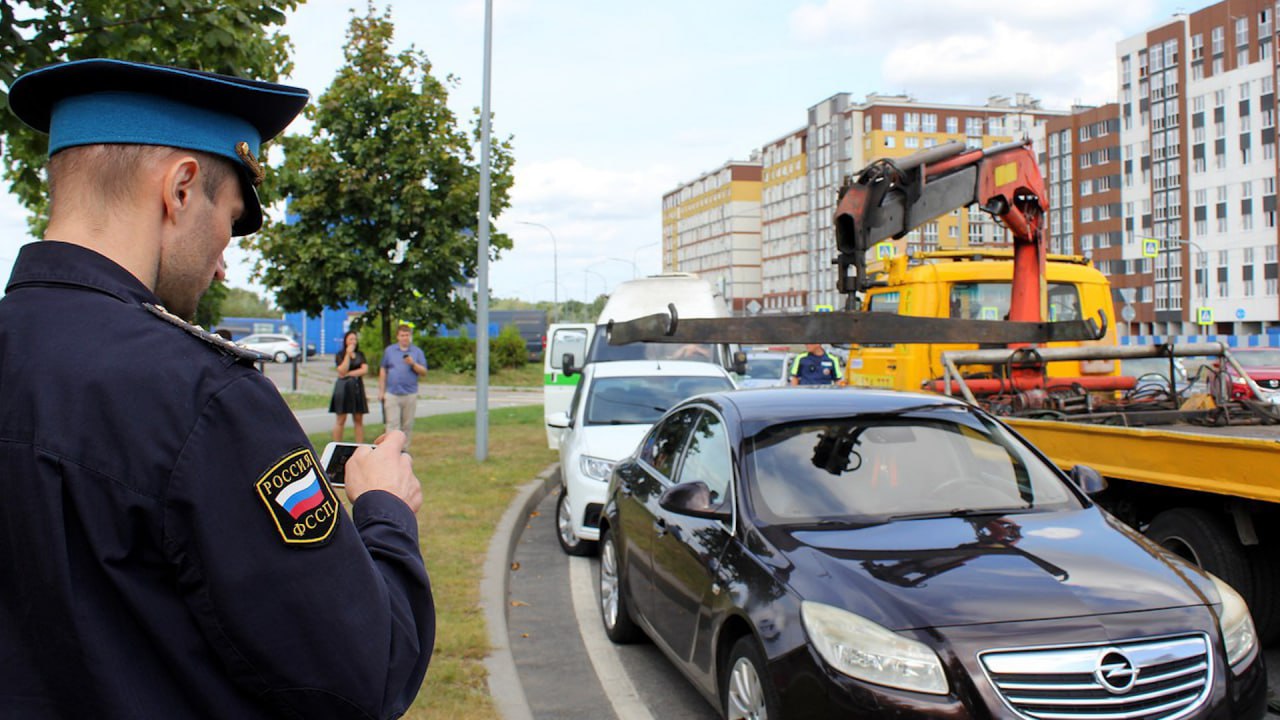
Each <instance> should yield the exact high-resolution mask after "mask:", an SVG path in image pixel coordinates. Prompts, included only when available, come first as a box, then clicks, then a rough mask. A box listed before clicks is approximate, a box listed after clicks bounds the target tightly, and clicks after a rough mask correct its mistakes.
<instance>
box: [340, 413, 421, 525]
mask: <svg viewBox="0 0 1280 720" xmlns="http://www.w3.org/2000/svg"><path fill="white" fill-rule="evenodd" d="M373 443H374V444H375V445H377V446H378V447H377V448H368V447H361V448H357V449H356V451H355V452H354V453H352V455H351V459H350V460H348V461H347V469H346V473H347V477H346V480H347V498H348V499H349V500H351V502H355V501H356V498H358V497H360V496H361V495H362V494H364V493H366V492H369V491H370V490H385V491H387V492H389V493H391V494H392V495H395V496H396V497H398V498H400V499H401V500H403V501H404V504H405V505H408V506H409V509H410V510H412V511H413V512H415V513H416V512H418V508H420V507H422V484H421V483H419V482H418V478H416V477H414V475H413V461H412V460H411V459H410V458H409V456H408V455H406V454H405V453H404V443H405V437H404V433H402V432H400V431H399V430H392V431H391V432H389V433H387V434H386V435H383V436H381V437H379V438H378V439H377V440H374V441H373Z"/></svg>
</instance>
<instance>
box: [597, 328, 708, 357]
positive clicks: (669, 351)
mask: <svg viewBox="0 0 1280 720" xmlns="http://www.w3.org/2000/svg"><path fill="white" fill-rule="evenodd" d="M608 334H609V333H608V332H606V331H605V330H604V328H603V327H601V328H600V329H599V330H597V331H596V335H595V337H594V338H592V339H591V352H590V353H588V355H587V362H612V361H614V360H694V361H702V362H710V363H716V364H720V357H719V352H718V350H717V348H716V346H715V345H712V344H710V343H651V342H635V343H628V344H626V345H610V344H609V339H608V338H607V337H606V336H607V335H608Z"/></svg>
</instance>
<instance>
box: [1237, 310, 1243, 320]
mask: <svg viewBox="0 0 1280 720" xmlns="http://www.w3.org/2000/svg"><path fill="white" fill-rule="evenodd" d="M1236 319H1237V320H1243V319H1244V308H1236Z"/></svg>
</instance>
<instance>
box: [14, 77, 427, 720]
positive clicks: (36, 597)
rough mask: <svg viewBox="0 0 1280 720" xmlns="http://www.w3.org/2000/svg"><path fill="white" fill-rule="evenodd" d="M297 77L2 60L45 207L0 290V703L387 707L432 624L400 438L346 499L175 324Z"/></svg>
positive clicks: (239, 369) (220, 358)
mask: <svg viewBox="0 0 1280 720" xmlns="http://www.w3.org/2000/svg"><path fill="white" fill-rule="evenodd" d="M307 98H308V95H307V93H306V91H305V90H302V89H299V88H293V87H287V86H283V85H275V84H271V83H263V82H254V81H248V80H242V79H238V78H233V77H226V76H220V75H212V74H206V73H200V72H195V71H190V70H182V69H177V68H169V67H161V66H154V65H142V64H137V63H127V62H118V61H111V60H86V61H79V62H71V63H65V64H61V65H55V66H50V67H47V68H43V69H40V70H36V71H34V72H31V73H28V74H26V75H24V76H22V77H20V78H18V79H17V80H16V81H15V82H14V83H13V85H12V87H11V88H10V95H9V103H10V107H11V108H12V110H13V112H14V113H15V114H17V116H18V117H19V118H21V119H22V120H23V121H24V122H25V123H27V124H28V125H30V126H31V127H32V128H34V129H36V130H39V131H42V132H47V133H48V134H49V153H50V161H49V168H48V179H49V186H50V199H51V202H50V211H49V212H50V214H49V225H48V231H47V233H46V235H45V240H44V241H42V242H37V243H33V244H30V245H27V246H26V247H24V248H23V249H22V251H21V252H20V254H19V256H18V259H17V262H16V264H15V265H14V269H13V275H12V277H11V278H10V279H9V282H8V285H7V288H6V290H7V294H6V295H5V296H4V298H3V299H0V397H3V400H2V401H0V493H2V494H3V498H4V501H3V502H0V585H2V586H3V590H0V678H3V680H2V681H0V717H4V718H12V719H25V718H197V717H199V718H237V720H243V719H246V718H250V719H251V718H266V717H293V718H338V717H358V718H385V717H395V716H398V715H400V714H402V713H403V712H404V711H405V710H406V709H407V708H408V707H409V705H410V703H411V702H412V701H413V699H414V697H415V696H416V695H417V692H418V688H419V687H420V686H421V684H422V679H423V676H424V674H425V673H426V668H427V663H428V661H429V660H430V657H431V651H432V647H433V644H434V640H435V608H434V604H433V600H432V595H431V587H430V583H429V580H428V578H427V573H426V570H425V568H424V566H423V561H422V555H421V551H420V549H419V546H418V533H417V519H416V517H415V513H416V512H417V510H418V508H419V506H420V504H421V502H422V494H421V486H420V485H419V483H418V480H417V479H416V478H415V477H414V475H413V469H412V466H411V464H410V462H409V460H408V458H407V456H405V455H403V454H402V453H401V450H402V448H403V445H404V436H403V435H402V434H400V433H398V432H392V433H390V434H388V435H387V437H386V438H385V439H384V440H383V441H382V443H381V444H380V446H379V447H378V448H377V449H375V450H370V449H368V448H362V449H361V450H360V451H358V452H357V453H356V454H355V456H354V457H353V458H352V459H351V461H350V463H349V465H348V467H347V470H346V479H347V485H346V493H347V497H348V499H349V500H350V501H351V503H352V505H351V511H350V515H348V514H347V511H346V510H345V509H344V507H343V506H342V504H341V502H340V500H339V498H338V496H337V495H336V493H335V491H334V490H333V488H332V487H331V486H330V485H329V483H328V481H327V479H326V478H325V475H324V473H323V471H322V470H321V469H320V467H319V465H318V463H317V461H316V455H315V450H314V448H312V446H311V444H310V442H308V440H307V436H306V434H305V433H303V431H302V429H301V428H300V427H299V426H298V423H297V421H296V420H295V419H294V417H293V415H292V414H291V413H290V411H289V409H288V407H287V406H286V405H285V403H284V401H283V400H282V399H281V398H280V395H279V393H278V392H277V391H276V389H275V387H274V386H273V385H272V384H271V383H270V382H269V381H268V380H266V379H265V378H264V377H263V376H262V375H261V374H260V373H258V372H256V371H255V370H254V367H253V356H254V354H253V353H251V352H249V351H245V350H242V349H240V348H237V347H236V346H234V345H232V344H231V343H229V342H227V341H225V340H223V339H221V338H218V337H217V336H214V335H212V334H210V333H206V332H204V331H202V330H201V329H200V328H197V327H195V326H192V325H189V324H187V323H185V322H184V321H183V320H182V319H180V318H189V317H190V316H191V315H192V314H193V313H194V311H195V308H196V303H197V301H198V299H199V297H200V295H201V294H202V293H203V292H204V291H205V290H206V289H207V288H208V286H209V283H210V282H211V281H212V280H214V279H215V278H221V277H222V276H223V275H224V269H223V264H222V258H221V256H222V252H223V250H224V248H225V247H226V246H227V244H228V242H229V241H230V239H231V236H232V235H233V234H234V235H244V234H247V233H251V232H254V231H256V230H257V229H258V228H259V226H260V225H261V222H262V209H261V207H260V206H259V203H258V198H257V192H256V190H255V185H256V183H257V181H258V180H260V179H261V168H260V166H259V164H258V161H257V159H256V154H257V153H258V151H259V144H260V142H261V141H262V140H266V139H269V138H271V137H272V136H274V135H276V134H278V133H279V132H280V131H282V130H283V129H284V128H285V126H286V125H288V124H289V122H290V121H291V120H292V119H293V118H294V116H295V115H297V113H298V112H299V111H300V110H301V109H302V108H303V106H304V105H305V104H306V102H307Z"/></svg>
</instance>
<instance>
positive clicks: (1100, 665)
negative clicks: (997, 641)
mask: <svg viewBox="0 0 1280 720" xmlns="http://www.w3.org/2000/svg"><path fill="white" fill-rule="evenodd" d="M978 657H979V659H980V660H981V662H982V667H983V669H984V670H985V671H986V673H987V677H988V679H990V680H991V684H992V685H994V686H995V688H996V690H997V691H998V692H999V693H1000V698H1001V699H1002V700H1004V702H1005V704H1006V705H1008V706H1009V707H1010V708H1012V709H1013V710H1014V711H1015V712H1016V713H1018V716H1019V717H1023V718H1035V719H1036V720H1076V719H1077V718H1090V719H1092V720H1174V719H1175V718H1181V717H1185V716H1187V715H1189V714H1191V713H1192V712H1194V711H1195V710H1196V709H1197V708H1199V707H1200V706H1201V705H1202V704H1203V703H1204V701H1205V700H1206V699H1207V698H1208V697H1209V691H1210V689H1211V688H1212V687H1213V656H1212V655H1211V654H1210V653H1209V641H1208V638H1206V637H1205V636H1204V635H1190V636H1186V637H1176V638H1160V639H1151V640H1133V641H1126V642H1118V643H1112V644H1109V645H1088V646H1072V647H1055V648H1022V649H1010V650H994V651H989V652H984V653H981V654H980V655H979V656H978Z"/></svg>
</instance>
